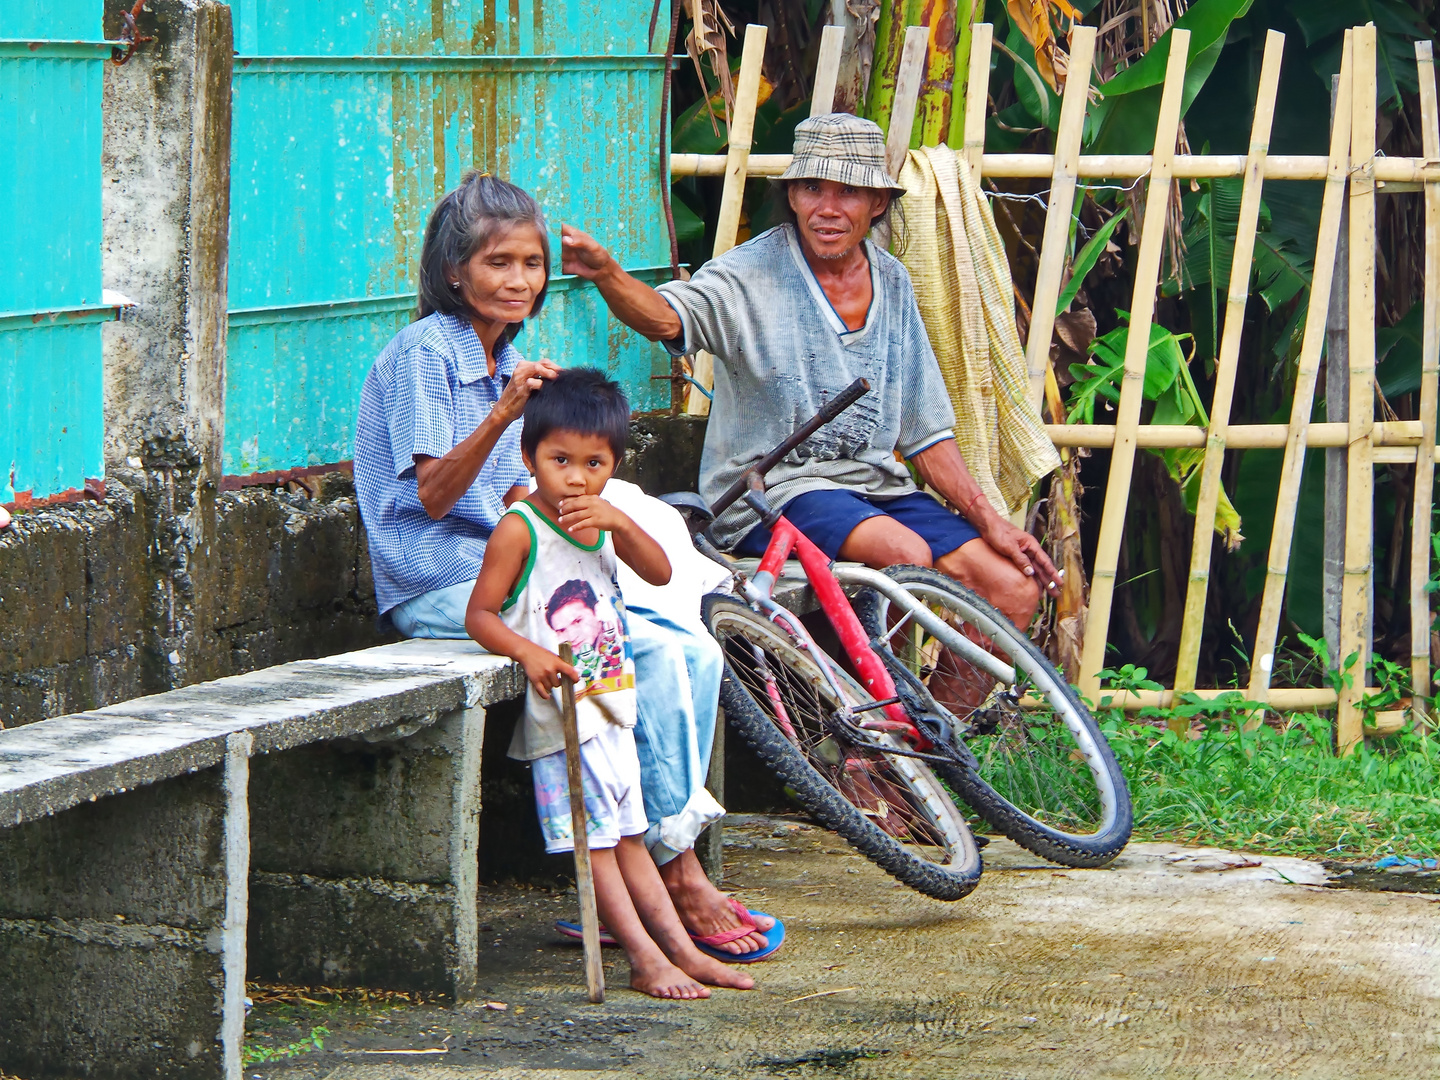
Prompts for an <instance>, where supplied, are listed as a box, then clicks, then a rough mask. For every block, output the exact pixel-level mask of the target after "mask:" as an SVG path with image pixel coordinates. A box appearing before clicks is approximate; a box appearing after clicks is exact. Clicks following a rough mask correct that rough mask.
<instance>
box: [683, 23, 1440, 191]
mask: <svg viewBox="0 0 1440 1080" xmlns="http://www.w3.org/2000/svg"><path fill="white" fill-rule="evenodd" d="M981 25H982V26H988V25H989V24H988V23H982V24H981ZM975 29H976V30H977V32H978V31H979V29H980V27H979V26H977V27H976V28H975ZM974 58H975V56H974V53H973V52H972V56H971V59H972V60H973V59H974ZM988 72H989V67H988V66H987V65H985V64H982V65H981V68H980V77H984V76H985V75H986V74H988ZM972 73H973V65H972ZM1062 107H1063V106H1062ZM972 108H973V109H976V110H978V111H979V114H980V115H979V119H978V125H977V126H978V128H979V132H978V134H975V135H973V138H974V139H976V140H978V141H975V142H974V143H973V144H972V143H971V141H970V140H971V138H972V135H971V134H970V111H971V109H972ZM965 112H966V131H967V134H966V142H965V151H966V153H965V158H966V161H967V162H969V163H970V165H971V167H972V168H982V167H983V172H984V174H985V175H986V176H989V177H992V178H993V179H996V180H1026V179H1028V180H1044V179H1046V178H1048V177H1050V176H1053V175H1054V173H1055V156H1054V155H1053V154H986V153H984V141H983V140H984V137H985V110H984V103H983V101H982V102H981V103H978V104H975V105H972V104H971V101H970V98H969V97H967V98H966V102H965ZM972 145H973V148H974V151H975V152H974V154H973V155H972V154H971V153H970V150H971V147H972ZM790 158H791V155H789V154H754V155H752V156H751V158H750V175H751V176H779V175H780V174H781V173H782V172H784V171H785V170H786V169H787V168H789V166H790ZM726 160H727V158H726V156H725V155H724V154H672V155H671V157H670V175H671V176H675V177H681V176H724V175H725V162H726ZM1328 160H1329V159H1328V158H1326V157H1325V156H1324V155H1323V154H1272V155H1270V157H1269V159H1268V160H1267V161H1266V162H1265V179H1266V180H1324V179H1325V175H1326V169H1327V163H1328ZM1174 162H1175V165H1174V169H1173V170H1172V171H1171V174H1170V175H1171V176H1173V177H1174V178H1175V179H1176V180H1219V179H1223V178H1225V177H1227V176H1244V175H1245V156H1244V155H1243V154H1184V155H1177V156H1176V157H1175V159H1174ZM1152 164H1153V159H1152V158H1151V156H1150V155H1149V154H1081V155H1080V157H1079V159H1078V162H1077V167H1076V173H1077V175H1079V176H1080V177H1081V179H1084V180H1138V179H1140V178H1142V177H1145V176H1148V175H1149V174H1150V169H1151V166H1152ZM1436 179H1440V163H1436V162H1427V161H1426V160H1425V159H1424V158H1423V157H1413V158H1406V157H1393V158H1379V159H1377V160H1376V162H1375V182H1376V184H1377V185H1379V184H1383V185H1384V190H1385V191H1387V192H1396V191H1419V190H1421V187H1422V185H1424V184H1427V183H1430V182H1432V181H1434V180H1436Z"/></svg>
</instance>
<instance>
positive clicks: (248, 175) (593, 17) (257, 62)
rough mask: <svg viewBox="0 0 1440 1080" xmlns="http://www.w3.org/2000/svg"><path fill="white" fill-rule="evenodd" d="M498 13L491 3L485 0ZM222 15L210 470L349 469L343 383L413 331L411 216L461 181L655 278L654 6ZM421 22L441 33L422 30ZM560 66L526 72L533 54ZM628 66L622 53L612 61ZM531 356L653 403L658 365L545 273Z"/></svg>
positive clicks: (660, 227)
mask: <svg viewBox="0 0 1440 1080" xmlns="http://www.w3.org/2000/svg"><path fill="white" fill-rule="evenodd" d="M501 2H502V3H504V0H501ZM321 6H322V5H315V4H301V3H298V2H296V3H285V2H280V0H275V2H270V0H249V2H242V3H237V5H236V14H237V25H238V30H237V42H238V45H239V50H240V55H239V56H238V57H237V59H236V66H235V82H234V133H233V137H232V184H231V231H230V308H231V320H230V327H231V328H230V344H229V358H228V365H227V367H228V371H227V399H226V440H225V468H226V471H227V472H229V473H231V474H241V475H244V474H250V473H255V472H269V471H273V470H280V469H287V468H292V467H296V466H308V465H316V464H323V463H326V462H331V461H337V460H344V459H346V458H348V457H349V456H350V453H351V445H352V439H353V431H354V416H355V409H356V405H357V402H358V398H359V389H360V384H361V382H362V381H363V380H364V377H365V374H366V372H367V371H368V370H369V368H370V364H371V363H372V362H373V360H374V358H375V355H376V354H377V353H378V351H379V349H380V348H381V347H383V345H384V343H385V342H386V341H387V340H389V338H390V336H391V335H393V334H394V333H395V331H396V330H397V329H399V328H400V327H401V326H403V325H404V324H405V322H407V321H408V320H409V318H410V313H411V312H412V310H413V305H414V287H415V286H414V279H415V273H416V267H417V262H418V258H419V254H420V245H421V242H422V239H423V233H424V227H425V222H426V219H427V217H428V215H429V212H430V209H431V207H432V206H433V205H434V203H435V200H436V199H437V198H438V197H439V196H440V195H442V194H443V193H444V192H445V191H446V190H448V189H449V188H450V187H452V186H453V185H454V184H455V183H456V182H457V181H458V180H459V179H460V177H461V176H462V175H463V174H464V172H465V170H467V169H469V168H471V167H476V168H481V169H485V170H487V171H490V172H493V173H495V174H496V175H500V176H504V177H506V178H507V179H510V180H512V181H514V182H515V183H517V184H519V185H521V186H522V187H525V188H526V189H527V190H529V191H531V192H532V193H533V194H534V195H535V196H536V198H537V199H538V200H539V201H540V203H541V205H542V206H543V207H544V208H545V210H546V213H547V216H548V217H549V220H550V225H551V232H552V236H551V244H552V249H553V251H554V258H555V265H554V267H553V271H555V272H558V269H559V235H558V230H559V225H560V223H561V222H562V221H568V222H573V223H574V224H576V225H578V226H579V227H581V228H583V229H586V230H587V231H592V232H594V233H595V234H596V235H598V236H600V237H603V238H604V239H605V240H606V241H607V242H608V243H609V244H610V245H611V247H612V250H613V251H614V252H615V254H616V256H617V258H619V259H620V260H621V261H622V263H623V264H624V265H626V266H627V267H631V268H634V269H636V270H639V271H640V272H642V273H648V274H650V276H652V277H654V276H655V275H656V268H658V267H659V266H661V265H662V264H664V263H665V262H666V260H667V257H668V245H667V242H666V239H665V228H664V222H663V219H662V217H661V214H660V188H659V175H658V161H657V152H658V137H659V131H658V128H657V123H658V119H659V118H658V108H659V97H660V80H661V74H662V69H661V60H660V58H659V57H656V56H651V55H647V54H645V53H644V51H643V50H644V48H645V43H644V37H645V33H646V29H647V26H648V20H649V13H650V5H649V4H648V3H646V2H644V0H640V2H638V3H637V2H633V0H631V2H627V3H623V4H609V5H604V7H606V8H607V9H609V10H607V11H606V12H605V14H604V15H603V16H602V15H601V14H600V8H601V6H602V5H600V4H598V3H594V2H575V0H545V2H543V3H542V2H531V0H525V2H523V3H522V2H518V0H516V2H512V3H510V4H509V5H508V7H506V8H505V9H503V10H501V11H499V12H498V13H497V10H496V5H495V4H494V3H493V2H492V3H490V4H481V3H479V2H478V0H459V2H455V0H435V3H432V4H415V3H401V2H400V0H371V2H369V3H363V4H356V5H346V6H347V9H350V8H353V9H357V10H359V11H360V15H358V16H355V17H351V16H349V15H346V16H345V17H344V18H341V17H338V16H336V17H333V18H326V17H322V16H321V14H320V13H318V12H317V10H316V9H317V8H320V7H321ZM437 27H438V28H439V29H438V32H437ZM537 42H539V43H540V44H542V45H544V46H546V47H547V48H558V47H563V48H564V49H566V50H568V51H567V52H565V53H563V54H558V55H557V54H549V55H535V54H534V53H533V52H530V51H528V50H533V49H534V48H535V46H536V43H537ZM620 50H631V51H624V52H622V51H620ZM552 281H553V284H552V288H551V297H552V298H551V299H550V301H549V302H548V303H547V307H546V310H545V312H544V313H543V314H542V316H541V317H540V319H539V320H537V325H535V326H534V327H529V328H527V329H526V330H525V331H524V332H523V333H522V334H521V336H520V338H519V340H518V342H517V344H518V345H519V346H520V348H521V350H522V351H523V352H525V353H526V354H527V355H531V356H537V357H538V356H540V355H546V356H551V357H553V358H554V359H556V360H558V361H560V362H562V363H569V364H575V363H582V362H585V363H596V364H599V365H601V366H604V367H606V368H608V369H609V370H610V371H612V372H614V373H615V374H616V375H617V376H618V377H619V378H621V379H622V381H623V382H624V383H625V385H626V387H627V389H628V390H629V392H630V395H631V398H632V400H633V402H634V404H635V407H636V408H637V409H645V408H654V407H660V406H664V405H668V403H669V393H670V391H669V384H668V383H666V382H663V381H652V379H651V376H652V375H656V374H668V372H669V360H668V358H667V357H666V356H665V354H664V353H663V351H662V350H661V349H659V348H658V347H657V346H654V345H651V344H650V343H648V342H645V341H644V340H643V339H640V338H639V337H638V336H636V335H634V334H632V333H630V332H629V331H627V330H624V328H622V327H620V326H619V324H618V323H615V322H614V320H613V319H611V318H610V317H609V315H608V312H607V311H606V309H605V307H604V304H603V302H602V301H600V300H599V297H598V295H597V294H596V293H595V291H594V289H593V288H592V287H590V286H588V285H585V284H584V283H578V282H573V281H569V280H567V279H564V278H560V277H556V278H554V279H552Z"/></svg>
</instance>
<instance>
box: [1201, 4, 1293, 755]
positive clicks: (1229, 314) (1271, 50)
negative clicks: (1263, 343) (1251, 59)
mask: <svg viewBox="0 0 1440 1080" xmlns="http://www.w3.org/2000/svg"><path fill="white" fill-rule="evenodd" d="M1284 52H1285V35H1284V34H1282V33H1279V32H1278V31H1275V30H1271V31H1270V32H1269V33H1268V34H1267V35H1266V37H1265V59H1264V60H1263V61H1262V62H1261V65H1260V86H1259V89H1258V90H1257V91H1256V94H1255V117H1254V120H1253V121H1252V123H1251V128H1250V151H1249V155H1248V159H1247V160H1248V164H1247V165H1246V168H1245V183H1244V186H1243V188H1242V189H1241V193H1240V217H1239V219H1238V220H1237V221H1236V224H1235V253H1234V256H1233V257H1232V258H1231V262H1230V287H1229V289H1228V290H1227V294H1226V298H1225V329H1224V331H1223V332H1222V334H1221V338H1220V355H1219V356H1218V357H1217V358H1216V365H1215V393H1214V396H1213V398H1212V399H1211V404H1210V430H1209V433H1208V435H1207V438H1206V441H1205V458H1204V461H1203V463H1202V464H1201V466H1200V492H1199V495H1198V497H1197V498H1196V502H1195V534H1194V540H1193V542H1192V543H1191V546H1190V580H1189V583H1188V585H1187V587H1186V590H1185V614H1184V618H1183V620H1182V622H1181V625H1180V653H1179V657H1178V659H1177V661H1176V666H1175V693H1177V694H1184V693H1187V692H1188V691H1190V690H1193V689H1195V673H1196V671H1197V670H1198V669H1199V666H1200V638H1201V635H1202V634H1203V632H1204V629H1205V599H1206V596H1207V595H1208V593H1209V589H1210V555H1211V551H1212V549H1213V545H1214V542H1215V508H1216V507H1217V506H1218V505H1219V503H1220V472H1221V470H1222V469H1223V468H1224V467H1225V437H1226V432H1227V429H1228V428H1229V426H1230V406H1231V404H1232V402H1233V400H1234V397H1235V373H1236V370H1237V369H1238V368H1239V366H1240V339H1241V337H1242V335H1243V334H1244V330H1245V305H1246V304H1247V303H1248V302H1249V300H1250V266H1251V263H1252V262H1253V261H1254V257H1255V231H1256V227H1257V226H1258V225H1259V222H1260V192H1261V189H1262V188H1263V187H1264V184H1265V179H1264V172H1265V158H1266V156H1267V155H1268V154H1269V153H1270V128H1271V124H1272V122H1273V121H1274V118H1275V92H1276V90H1277V89H1278V88H1279V86H1280V60H1281V57H1282V56H1283V55H1284ZM1211 287H1212V289H1213V287H1214V283H1213V282H1212V283H1211ZM1212 295H1213V294H1212ZM1178 723H1180V724H1183V725H1184V726H1185V727H1188V726H1189V720H1188V719H1185V720H1183V721H1178Z"/></svg>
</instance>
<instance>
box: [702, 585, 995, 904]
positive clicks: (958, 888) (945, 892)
mask: <svg viewBox="0 0 1440 1080" xmlns="http://www.w3.org/2000/svg"><path fill="white" fill-rule="evenodd" d="M704 617H705V625H706V627H708V628H709V630H710V633H711V634H713V635H714V637H715V640H716V641H718V642H719V643H720V646H721V648H722V649H723V650H724V652H725V676H724V679H723V681H722V682H721V684H720V703H721V705H722V706H723V707H724V709H725V715H726V717H727V718H728V719H729V721H730V723H731V724H732V725H733V726H734V728H735V730H736V731H738V732H739V733H740V735H741V736H742V737H743V738H744V739H745V741H746V742H747V743H749V744H750V746H751V748H752V749H753V750H754V751H755V752H756V753H757V754H758V755H759V756H760V760H761V761H763V762H764V763H765V764H766V765H767V766H768V767H769V768H771V769H773V770H774V772H775V773H776V775H778V776H779V777H780V778H781V779H782V780H783V781H784V782H785V783H786V784H787V785H788V786H789V787H790V788H791V790H793V791H794V792H795V795H796V797H797V798H798V799H799V801H800V803H801V805H802V806H804V807H805V809H806V810H808V811H809V812H810V813H811V814H813V815H814V816H815V818H816V819H817V820H819V821H820V822H821V823H822V824H823V825H825V826H826V827H827V828H829V829H832V830H834V831H835V832H836V833H838V834H839V835H840V836H842V837H844V838H845V839H846V840H848V841H849V842H850V843H851V844H853V845H854V846H855V847H856V848H857V849H859V851H860V852H862V853H863V854H864V855H866V856H867V857H868V858H870V859H871V860H872V861H873V862H874V863H875V864H876V865H878V866H879V867H880V868H881V869H883V870H885V871H886V872H887V873H889V874H892V875H893V876H895V877H896V878H898V879H899V880H900V881H902V882H904V883H905V884H906V885H909V886H910V887H911V888H913V889H917V890H919V891H920V892H923V893H925V895H927V896H933V897H935V898H936V899H937V900H959V899H960V898H961V897H963V896H965V895H967V894H968V893H970V891H971V890H973V889H974V888H975V886H976V884H977V883H978V882H979V880H980V870H981V866H980V850H979V848H978V847H977V846H976V843H975V837H974V836H973V835H972V834H971V832H970V828H969V826H968V825H967V824H966V822H965V817H964V815H963V814H962V813H961V812H960V811H959V810H958V808H957V807H956V806H955V803H954V801H953V800H952V799H951V798H950V796H949V794H948V793H947V792H946V791H945V788H944V786H943V785H942V784H941V783H940V781H939V780H938V779H936V777H935V774H934V773H933V772H931V770H930V768H929V766H928V765H927V763H926V762H925V761H924V760H922V759H919V758H911V757H901V756H895V755H889V754H885V753H883V752H879V751H876V750H874V749H871V748H869V747H862V746H857V745H855V744H854V743H853V742H850V741H848V740H846V739H844V738H843V736H837V734H836V733H835V731H834V730H832V729H833V725H832V724H831V723H830V722H829V720H830V715H831V713H832V712H833V711H834V710H835V709H837V708H839V707H840V705H841V702H840V700H839V697H838V695H837V694H836V693H835V691H834V690H833V689H832V687H831V686H830V684H829V683H828V682H827V681H826V679H825V676H824V674H823V672H822V671H821V670H820V668H819V666H818V665H817V664H816V663H815V661H814V660H812V659H811V658H810V656H809V654H808V652H806V651H805V650H803V649H802V648H801V647H800V646H799V645H798V644H797V643H796V641H795V639H794V638H793V637H791V635H790V634H789V633H787V632H786V631H784V630H782V629H781V628H780V627H778V626H776V625H775V624H774V623H772V622H770V621H769V620H767V619H765V618H764V617H762V616H760V615H757V614H756V613H755V612H754V611H752V610H751V609H750V608H748V607H746V606H745V605H744V604H742V603H739V602H737V601H735V600H732V599H730V598H728V597H722V596H717V595H714V594H712V595H710V596H707V597H705V601H704ZM842 679H843V684H842V685H844V687H845V689H846V693H847V695H849V694H851V693H852V691H853V700H852V701H851V702H850V704H858V703H861V702H864V701H868V700H869V695H867V694H866V693H865V692H864V691H863V690H861V689H860V687H859V686H858V685H856V684H855V683H853V682H852V681H850V680H849V679H848V678H845V677H844V676H843V675H842ZM870 734H872V735H874V737H875V740H876V742H881V743H888V744H890V745H893V746H895V747H896V748H897V749H904V746H903V744H902V743H900V742H899V741H898V740H897V739H896V738H895V736H893V735H888V734H883V733H880V732H871V733H870Z"/></svg>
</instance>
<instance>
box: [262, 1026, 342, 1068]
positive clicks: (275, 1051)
mask: <svg viewBox="0 0 1440 1080" xmlns="http://www.w3.org/2000/svg"><path fill="white" fill-rule="evenodd" d="M329 1034H330V1029H329V1028H327V1027H325V1026H323V1025H321V1026H318V1027H312V1028H311V1029H310V1035H309V1036H308V1037H307V1038H304V1039H301V1040H300V1041H299V1042H293V1043H290V1044H289V1045H288V1046H260V1045H257V1044H256V1043H254V1042H250V1041H248V1040H247V1041H246V1043H245V1047H244V1049H242V1050H241V1051H240V1061H241V1063H242V1064H244V1065H258V1064H260V1063H262V1062H266V1061H283V1060H284V1059H286V1058H293V1057H298V1056H299V1055H301V1054H308V1053H310V1052H311V1051H312V1050H324V1049H325V1036H326V1035H329Z"/></svg>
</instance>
